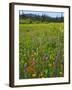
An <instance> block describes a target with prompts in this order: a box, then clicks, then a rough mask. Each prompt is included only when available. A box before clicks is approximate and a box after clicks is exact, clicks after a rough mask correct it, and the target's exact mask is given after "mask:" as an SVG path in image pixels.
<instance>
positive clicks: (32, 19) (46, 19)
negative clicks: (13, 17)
mask: <svg viewBox="0 0 72 90" xmlns="http://www.w3.org/2000/svg"><path fill="white" fill-rule="evenodd" d="M19 19H20V21H19V23H20V24H33V23H51V22H57V23H60V22H64V17H63V16H62V15H61V17H50V16H47V15H36V14H22V15H19Z"/></svg>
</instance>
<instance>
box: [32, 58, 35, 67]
mask: <svg viewBox="0 0 72 90" xmlns="http://www.w3.org/2000/svg"><path fill="white" fill-rule="evenodd" d="M35 64H36V61H35V59H34V58H33V60H32V66H34V65H35Z"/></svg>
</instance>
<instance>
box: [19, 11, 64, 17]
mask: <svg viewBox="0 0 72 90" xmlns="http://www.w3.org/2000/svg"><path fill="white" fill-rule="evenodd" d="M22 12H23V13H24V14H36V15H41V16H42V15H47V16H50V17H61V16H64V12H40V11H39V12H38V11H22V10H20V14H22Z"/></svg>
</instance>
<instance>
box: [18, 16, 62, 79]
mask: <svg viewBox="0 0 72 90" xmlns="http://www.w3.org/2000/svg"><path fill="white" fill-rule="evenodd" d="M24 17H25V16H24ZM40 19H41V16H40ZM19 20H20V23H19V78H20V79H31V78H32V79H33V78H54V77H63V76H64V22H63V21H60V20H59V21H57V22H56V20H55V21H51V22H47V21H48V20H47V21H44V20H43V21H44V22H43V21H40V20H36V18H34V17H32V18H29V17H25V18H20V19H19ZM29 20H31V21H29Z"/></svg>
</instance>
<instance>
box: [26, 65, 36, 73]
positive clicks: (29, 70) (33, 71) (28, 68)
mask: <svg viewBox="0 0 72 90" xmlns="http://www.w3.org/2000/svg"><path fill="white" fill-rule="evenodd" d="M27 72H30V73H35V70H34V68H33V67H31V66H29V67H27Z"/></svg>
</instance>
